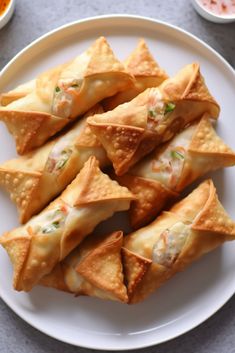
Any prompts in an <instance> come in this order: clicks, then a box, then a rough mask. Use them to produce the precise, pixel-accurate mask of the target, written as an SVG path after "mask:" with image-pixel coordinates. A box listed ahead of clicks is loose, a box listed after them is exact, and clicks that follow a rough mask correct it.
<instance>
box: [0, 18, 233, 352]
mask: <svg viewBox="0 0 235 353" xmlns="http://www.w3.org/2000/svg"><path fill="white" fill-rule="evenodd" d="M112 18H115V19H124V18H125V19H131V20H139V21H146V22H151V23H152V24H153V25H154V24H160V25H163V26H164V27H166V28H168V29H170V30H173V31H177V32H180V34H182V35H184V36H187V37H189V38H190V37H191V38H192V39H193V40H194V41H196V42H197V43H198V44H199V45H200V46H202V47H205V48H206V49H207V50H209V52H210V53H211V55H213V56H215V57H217V59H219V61H220V63H221V64H223V65H224V66H225V67H226V68H227V69H228V70H229V71H230V72H231V74H232V75H233V78H234V79H235V69H234V68H233V67H232V65H231V64H230V63H229V62H228V61H227V60H226V59H225V58H224V57H223V56H222V55H221V54H220V53H218V52H217V51H216V50H215V49H214V48H212V47H211V46H210V45H208V44H207V43H206V42H204V41H203V40H202V39H200V38H198V37H197V36H196V35H194V34H192V33H190V32H188V31H187V30H185V29H182V28H180V27H178V26H176V25H173V24H170V23H168V22H166V21H162V20H158V19H155V18H152V17H148V16H140V15H133V14H122V13H120V14H106V15H100V16H90V17H86V18H83V19H80V20H75V21H71V22H69V23H66V24H64V25H62V26H59V27H56V28H54V29H52V30H50V31H48V32H47V33H45V34H43V35H42V36H40V37H38V38H37V39H35V40H33V41H32V42H31V43H30V44H28V45H27V46H25V47H24V48H23V49H21V50H20V51H19V52H18V53H17V54H16V55H15V56H14V57H13V58H12V59H10V61H9V62H8V63H7V64H6V65H5V66H4V67H3V68H2V70H1V71H0V79H1V77H2V76H3V75H4V74H5V73H6V72H7V71H8V69H10V67H11V65H12V64H14V63H15V62H16V61H17V60H18V59H19V58H20V57H21V56H22V55H23V54H24V53H26V52H27V51H28V50H30V49H31V48H33V47H34V46H37V44H38V43H40V42H41V41H43V40H45V39H48V38H49V37H50V36H53V35H54V34H56V33H58V32H60V31H63V30H64V29H67V28H69V27H73V26H76V25H79V24H82V23H88V22H93V21H95V22H96V21H102V20H106V19H112ZM234 294H235V288H234V290H233V292H232V293H230V294H229V296H228V297H227V298H226V300H225V301H224V300H221V302H219V303H218V302H217V306H216V308H215V309H213V311H212V312H211V313H210V314H209V315H208V314H206V315H205V317H202V318H200V320H199V321H197V322H196V323H194V324H193V325H191V326H190V328H185V329H183V330H182V331H180V333H178V332H177V333H176V334H174V335H172V336H171V337H170V338H165V339H162V340H161V341H157V342H151V343H144V344H137V345H136V346H134V345H133V344H132V346H131V347H127V346H125V347H120V346H117V347H113V346H106V347H102V348H101V347H97V346H94V345H92V344H86V345H85V344H84V343H81V344H80V343H79V345H78V344H77V343H75V342H72V341H71V340H69V339H66V338H62V337H60V338H58V337H57V336H55V335H54V334H53V333H48V332H46V331H45V330H44V329H43V328H38V327H37V326H36V325H35V324H34V323H33V322H31V321H30V319H28V318H24V317H23V316H22V314H21V313H20V310H18V308H17V307H16V306H14V304H12V303H11V301H10V300H8V298H6V297H5V296H2V295H1V287H0V299H2V301H3V302H4V303H5V304H6V305H7V306H8V307H9V308H10V309H11V310H12V311H13V312H14V313H15V314H16V315H17V316H18V317H20V319H21V320H23V321H24V322H26V323H27V324H28V325H30V326H32V327H33V328H35V329H36V330H38V331H39V332H41V333H43V334H45V335H47V336H49V337H51V338H53V339H56V340H57V341H58V342H64V343H66V344H70V345H73V346H76V347H82V348H88V349H94V350H104V351H108V350H109V351H119V350H121V351H124V350H127V351H130V350H134V349H135V350H136V349H142V348H147V347H152V346H155V345H159V344H162V343H165V342H168V341H171V340H173V339H175V338H177V337H179V336H181V335H184V334H185V333H187V332H190V331H191V330H193V329H194V328H196V327H198V326H199V325H201V324H202V323H204V322H205V321H206V320H208V319H209V318H210V317H212V316H213V315H214V314H216V313H217V312H218V311H219V310H220V309H221V308H222V307H223V306H224V305H225V304H226V303H227V302H228V301H229V300H230V299H231V298H232V297H233V295H234Z"/></svg>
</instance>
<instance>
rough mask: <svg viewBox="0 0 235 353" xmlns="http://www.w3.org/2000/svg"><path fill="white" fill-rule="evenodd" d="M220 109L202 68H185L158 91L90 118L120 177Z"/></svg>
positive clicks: (146, 92) (149, 92)
mask: <svg viewBox="0 0 235 353" xmlns="http://www.w3.org/2000/svg"><path fill="white" fill-rule="evenodd" d="M206 112H207V113H209V114H210V116H211V117H212V118H217V117H218V115H219V106H218V104H217V103H216V101H215V100H214V98H213V97H212V96H211V94H210V93H209V91H208V89H207V87H206V85H205V82H204V79H203V77H202V75H201V73H200V69H199V65H198V64H195V63H193V64H191V65H187V66H185V67H184V68H183V69H182V70H180V71H179V72H178V74H177V75H176V76H175V77H173V78H169V79H167V80H165V81H164V82H163V83H162V84H161V85H160V86H159V87H157V88H149V89H147V90H145V91H144V92H143V93H141V94H139V95H138V96H137V97H136V98H134V99H133V100H132V101H130V102H128V103H124V104H122V105H119V106H118V107H117V108H115V109H114V110H112V111H109V112H106V113H103V114H98V115H94V116H93V117H90V118H88V123H89V125H90V127H91V129H92V131H93V132H94V133H95V134H96V136H97V137H98V138H99V140H100V142H101V143H102V145H103V146H104V148H105V150H106V151H107V155H108V158H109V159H110V160H111V161H112V163H113V166H114V169H115V172H116V174H117V175H122V174H124V173H126V172H127V171H128V170H129V168H130V167H131V166H132V165H133V164H135V163H136V162H138V161H139V160H140V159H141V158H142V157H144V156H145V155H146V154H148V153H149V152H151V151H152V150H153V149H154V148H156V147H157V146H158V145H159V144H161V143H163V142H166V141H168V140H170V139H171V138H172V137H173V136H174V135H175V134H176V133H177V132H179V131H180V130H181V129H182V128H183V127H184V126H186V125H187V124H189V123H191V122H192V121H193V120H195V119H197V118H199V117H201V116H202V115H203V114H204V113H206Z"/></svg>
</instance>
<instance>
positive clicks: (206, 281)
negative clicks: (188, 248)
mask: <svg viewBox="0 0 235 353" xmlns="http://www.w3.org/2000/svg"><path fill="white" fill-rule="evenodd" d="M100 35H104V36H106V37H107V38H108V41H109V42H110V44H111V46H112V48H113V50H114V52H115V53H116V55H117V56H118V57H119V58H120V59H124V58H125V57H126V56H127V55H128V54H129V53H130V51H132V49H134V47H135V46H136V43H137V40H138V38H139V37H144V38H145V39H146V41H147V43H148V45H149V48H150V50H151V51H152V53H153V54H154V56H155V58H156V59H157V61H158V62H159V64H160V65H161V66H162V67H163V68H165V69H166V71H167V72H168V73H169V74H170V75H172V74H174V73H175V72H176V71H177V70H178V69H180V68H181V67H182V66H184V65H185V64H188V63H191V62H193V61H197V62H199V63H200V64H201V70H202V73H203V74H204V76H205V78H206V82H207V84H208V86H209V88H210V90H211V92H212V94H213V95H214V96H215V97H216V98H217V100H218V101H219V103H220V104H221V108H222V111H221V117H220V121H219V123H218V130H219V133H220V135H221V136H222V137H223V138H225V140H226V141H227V142H228V143H229V144H230V145H231V146H232V147H234V148H235V141H234V111H233V110H234V109H233V104H234V96H235V74H234V71H233V70H232V68H231V67H230V66H229V65H228V64H227V63H226V62H225V60H224V59H222V58H221V57H220V56H219V55H218V54H217V53H216V52H215V51H213V50H212V49H211V48H209V47H208V46H207V45H206V44H205V43H203V42H201V41H200V40H198V39H197V38H195V37H193V36H192V35H190V34H188V33H186V32H184V31H182V30H180V29H178V28H176V27H173V26H170V25H168V24H166V23H162V22H159V21H154V20H151V19H147V18H141V17H134V16H107V17H105V16H104V17H99V18H92V19H87V20H83V21H78V22H75V23H72V24H69V25H67V26H64V27H61V28H59V29H57V30H55V31H53V32H50V33H49V34H47V35H46V36H43V37H42V38H40V39H39V40H37V41H36V42H34V43H33V44H31V45H30V46H28V47H27V48H26V49H24V50H23V51H22V52H21V53H20V54H18V55H17V56H16V57H15V58H14V59H13V60H12V61H11V62H10V63H9V64H8V65H7V66H6V68H5V69H4V70H3V71H2V73H1V78H0V92H1V91H5V90H7V89H8V88H12V87H14V86H16V85H17V84H19V83H21V82H24V81H27V80H29V79H31V78H33V77H34V76H35V75H37V74H38V73H39V72H41V71H43V70H45V69H47V68H49V67H53V66H54V65H56V64H58V63H61V62H65V61H67V60H68V59H69V58H73V57H74V56H75V55H77V54H79V53H80V52H82V51H83V50H84V49H86V48H87V47H88V46H89V45H90V44H91V43H92V42H93V41H94V40H95V39H96V38H97V37H98V36H100ZM0 136H1V146H2V148H1V149H0V162H2V161H3V160H6V159H7V158H10V157H12V156H14V155H15V149H14V143H13V140H12V138H11V137H10V135H9V134H8V133H7V131H6V129H5V127H4V126H3V124H1V126H0ZM234 178H235V169H234V168H230V169H227V170H225V171H220V172H218V173H215V174H214V175H213V179H214V181H215V184H216V186H217V187H218V193H219V196H220V199H221V201H222V202H223V204H224V205H225V207H226V209H227V210H228V211H229V213H230V214H231V215H232V214H234V202H235V188H234V187H233V185H234ZM0 198H1V202H0V214H1V222H0V234H1V233H2V232H3V231H6V230H9V229H11V228H12V227H14V226H16V225H17V215H16V211H15V207H14V206H13V205H12V204H11V202H10V201H9V198H8V196H7V195H6V194H5V193H3V192H1V194H0ZM118 222H119V225H117V226H116V228H118V227H121V218H120V217H119V221H118ZM234 253H235V244H234V243H229V244H226V245H224V246H223V247H221V248H220V249H218V250H217V251H214V252H213V253H211V254H209V255H208V256H206V257H204V258H203V259H201V260H200V261H199V262H197V263H195V264H193V265H192V266H191V268H189V269H188V270H187V271H185V272H184V273H181V274H178V275H177V276H175V277H174V278H173V279H172V280H171V281H169V283H167V284H166V285H165V286H164V287H162V288H161V289H159V290H158V291H157V292H156V293H155V294H154V295H152V296H151V297H150V298H149V299H147V300H146V301H145V302H143V303H141V304H138V305H134V306H127V305H123V304H119V303H113V302H106V301H101V300H98V299H97V300H96V299H94V298H83V297H79V298H74V297H73V296H71V295H68V294H64V293H60V292H57V291H55V290H52V289H47V288H41V287H38V288H37V287H36V288H34V290H33V291H32V292H31V293H29V294H26V293H17V292H14V291H13V290H12V284H11V279H12V270H11V264H10V261H9V259H8V257H7V255H6V253H5V251H3V250H2V249H1V250H0V268H1V271H0V294H1V297H2V299H3V300H4V301H5V302H6V303H7V304H8V305H9V307H11V308H12V310H14V311H15V312H16V313H17V314H18V315H19V316H20V317H21V318H23V319H24V320H25V321H27V322H28V323H29V324H30V325H32V326H34V327H36V328H37V329H39V330H40V331H42V332H44V333H46V334H48V335H50V336H52V337H54V338H57V339H59V340H61V341H64V342H68V343H71V344H74V345H77V346H83V347H88V348H94V349H102V350H106V349H107V350H124V349H134V348H140V347H146V346H150V345H154V344H158V343H161V342H164V341H167V340H169V339H172V338H173V337H176V336H178V335H181V334H182V333H185V332H187V331H189V330H190V329H192V328H193V327H195V326H197V325H198V324H200V323H201V322H203V321H204V320H206V319H207V318H208V317H209V316H211V315H212V314H213V313H215V312H216V311H217V310H218V309H219V308H220V307H221V306H222V305H223V304H224V303H225V302H226V301H227V300H228V299H229V298H230V297H231V296H232V295H233V294H234V290H235V277H234V269H235V256H234Z"/></svg>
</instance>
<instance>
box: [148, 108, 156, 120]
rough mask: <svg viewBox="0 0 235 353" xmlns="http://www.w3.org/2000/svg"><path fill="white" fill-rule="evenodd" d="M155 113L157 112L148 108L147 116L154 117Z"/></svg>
mask: <svg viewBox="0 0 235 353" xmlns="http://www.w3.org/2000/svg"><path fill="white" fill-rule="evenodd" d="M156 115H157V113H156V112H155V110H152V109H149V116H150V117H151V118H155V116H156Z"/></svg>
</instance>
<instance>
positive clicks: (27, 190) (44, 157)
mask: <svg viewBox="0 0 235 353" xmlns="http://www.w3.org/2000/svg"><path fill="white" fill-rule="evenodd" d="M102 111H103V110H102V108H101V106H100V105H98V104H97V105H96V106H95V107H93V109H90V110H89V112H88V113H87V114H86V115H85V116H84V118H82V119H81V120H80V121H78V122H76V123H75V124H74V125H73V126H72V127H71V129H70V130H69V131H67V132H65V133H64V134H63V135H61V136H60V137H57V138H55V139H54V140H52V141H50V142H47V143H46V144H45V145H44V146H42V147H39V148H37V149H35V150H34V151H32V152H29V153H28V154H26V155H24V156H22V157H20V158H17V159H12V160H10V161H7V162H5V163H3V164H2V165H0V185H2V186H4V187H5V188H6V189H7V191H8V192H9V193H10V197H11V199H12V201H13V202H15V203H16V206H17V209H18V212H19V218H20V222H21V223H25V222H27V221H28V220H29V219H30V218H31V217H32V216H33V215H35V214H37V213H38V212H39V211H41V210H42V209H43V208H44V207H45V206H46V205H47V204H48V203H49V202H50V201H51V200H52V199H53V198H55V197H56V196H57V195H59V194H60V193H61V192H62V191H63V189H64V188H65V187H66V186H67V185H68V184H69V183H70V182H71V181H72V180H73V179H74V178H75V177H76V175H77V174H78V172H79V171H80V170H81V169H82V167H83V165H84V163H85V162H86V161H87V160H88V158H89V157H90V156H95V157H96V158H97V159H98V160H99V163H100V167H101V168H103V167H105V166H106V165H108V164H109V163H110V162H109V160H108V158H107V156H106V153H105V151H104V149H103V147H102V146H101V144H100V142H99V141H98V140H97V138H96V136H95V135H94V134H93V133H92V132H91V130H90V128H89V126H88V124H87V123H86V118H87V116H89V115H93V114H95V113H98V112H102Z"/></svg>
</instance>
